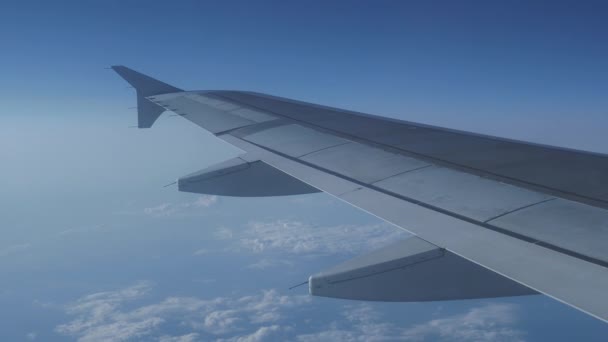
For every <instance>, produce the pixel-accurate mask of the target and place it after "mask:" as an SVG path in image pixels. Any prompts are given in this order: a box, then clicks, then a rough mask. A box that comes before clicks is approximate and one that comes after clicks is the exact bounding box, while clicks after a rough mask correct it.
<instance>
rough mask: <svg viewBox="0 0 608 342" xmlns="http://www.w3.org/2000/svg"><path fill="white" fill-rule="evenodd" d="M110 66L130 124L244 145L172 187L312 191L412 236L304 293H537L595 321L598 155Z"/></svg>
mask: <svg viewBox="0 0 608 342" xmlns="http://www.w3.org/2000/svg"><path fill="white" fill-rule="evenodd" d="M113 69H114V70H115V71H116V72H117V73H118V74H120V75H121V76H122V77H123V78H124V79H125V80H126V81H127V82H129V83H130V84H131V85H133V86H134V87H135V89H136V90H137V95H138V120H139V122H138V126H139V127H141V128H146V127H150V126H152V124H153V123H154V120H156V118H158V116H159V115H160V113H162V112H163V111H165V110H169V111H172V112H174V113H176V114H178V115H180V116H183V117H184V118H185V119H187V120H189V121H191V122H193V123H195V124H197V125H198V126H200V127H202V128H204V129H205V130H207V131H209V132H211V133H213V134H214V135H216V136H217V137H218V138H220V139H222V140H224V141H226V142H228V143H230V144H232V145H234V146H237V147H238V148H240V149H241V150H243V154H242V155H241V156H239V158H235V159H233V160H229V161H226V162H225V163H223V164H221V165H218V166H214V167H211V168H209V169H207V170H201V171H199V172H195V173H193V174H191V175H188V176H185V177H182V178H180V179H179V181H178V185H179V188H180V190H182V191H191V192H199V193H213V194H221V195H227V196H280V195H292V194H300V193H310V192H315V191H323V192H326V193H328V194H330V195H333V196H335V197H337V198H339V199H341V200H343V201H345V202H347V203H350V204H351V205H353V206H355V207H358V208H360V209H362V210H364V211H366V212H369V213H371V214H373V215H375V216H377V217H379V218H382V219H384V220H386V221H388V222H390V223H393V224H394V225H396V226H398V227H401V228H403V229H405V230H407V231H409V232H411V233H412V234H414V235H415V236H414V237H412V238H409V239H407V240H406V241H401V242H398V243H396V244H395V245H393V246H388V247H386V248H384V249H382V250H379V251H376V252H373V253H370V254H369V255H366V256H362V257H359V258H356V259H353V260H351V261H349V262H346V263H344V264H341V265H338V266H336V267H334V268H333V269H330V270H327V271H325V272H321V273H319V274H316V275H313V276H311V278H310V280H309V288H310V292H311V293H312V294H313V295H320V296H329V297H338V298H348V299H363V300H383V301H429V300H450V299H466V298H484V297H499V296H512V295H525V294H534V293H543V294H546V295H548V296H551V297H553V298H555V299H557V300H559V301H562V302H564V303H566V304H569V305H571V306H573V307H575V308H577V309H579V310H581V311H584V312H586V313H588V314H590V315H593V316H595V317H597V318H599V319H602V320H608V296H606V295H605V293H604V292H605V289H606V288H608V269H607V267H608V248H606V247H607V242H608V187H607V186H606V185H607V184H608V157H607V156H605V155H601V154H595V153H590V152H584V151H575V150H569V149H564V148H558V147H552V146H544V145H539V144H532V143H527V142H521V141H513V140H508V139H502V138H497V137H490V136H485V135H480V134H474V133H467V132H461V131H456V130H451V129H445V128H439V127H433V126H428V125H422V124H417V123H412V122H406V121H399V120H394V119H387V118H382V117H379V116H373V115H368V114H362V113H356V112H351V111H346V110H341V109H336V108H330V107H325V106H320V105H315V104H310V103H305V102H300V101H296V100H291V99H285V98H280V97H275V96H270V95H265V94H259V93H253V92H242V91H182V90H180V89H178V88H175V87H173V86H170V85H167V84H165V83H162V82H160V81H156V80H154V79H152V78H150V77H148V76H145V75H142V74H140V73H138V72H135V71H133V70H131V69H129V68H126V67H123V66H114V67H113Z"/></svg>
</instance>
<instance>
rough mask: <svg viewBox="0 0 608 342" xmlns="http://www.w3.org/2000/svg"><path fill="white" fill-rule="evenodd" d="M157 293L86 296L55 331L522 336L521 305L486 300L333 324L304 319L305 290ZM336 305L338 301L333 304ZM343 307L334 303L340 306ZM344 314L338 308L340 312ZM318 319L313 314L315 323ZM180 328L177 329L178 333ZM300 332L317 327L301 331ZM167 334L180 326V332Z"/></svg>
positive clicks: (96, 336) (169, 339) (351, 315)
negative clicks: (448, 309)
mask: <svg viewBox="0 0 608 342" xmlns="http://www.w3.org/2000/svg"><path fill="white" fill-rule="evenodd" d="M151 290H152V285H151V284H150V283H147V282H142V283H138V284H135V285H133V286H130V287H127V288H124V289H121V290H117V291H108V292H100V293H95V294H91V295H88V296H84V297H82V298H80V299H78V300H77V301H75V302H74V303H72V304H70V305H68V306H67V307H66V311H67V313H68V314H69V315H72V316H73V319H72V320H71V321H70V322H68V323H65V324H62V325H59V326H58V327H57V328H56V331H57V332H59V333H61V334H63V335H66V336H70V337H74V338H76V339H78V340H79V341H85V342H86V341H107V340H112V341H128V340H157V341H162V342H173V341H175V342H192V341H199V340H202V341H210V340H217V341H226V342H228V341H231V342H237V341H239V342H246V341H274V340H290V341H300V342H308V341H402V340H406V341H481V342H483V341H523V337H524V334H523V332H521V331H519V330H517V329H516V328H515V325H516V323H517V315H516V313H517V307H516V306H515V305H512V304H501V303H489V304H486V305H482V306H479V307H474V308H471V309H469V310H467V311H466V312H464V313H460V314H455V315H451V316H447V317H441V318H435V319H432V320H429V321H427V322H424V323H420V324H417V325H413V326H409V327H403V326H402V325H401V324H399V323H397V322H398V321H399V317H395V316H391V317H388V319H387V317H383V315H382V314H381V313H380V312H378V311H376V310H375V309H374V307H373V305H371V304H368V303H363V304H356V305H353V304H346V305H344V306H342V310H341V314H337V315H336V316H335V317H336V318H335V319H334V320H331V321H329V322H326V321H323V320H317V321H316V323H311V320H302V314H305V313H307V314H308V315H309V314H311V313H313V316H311V317H314V316H315V315H314V312H316V311H318V310H321V307H319V306H318V305H319V303H320V302H316V303H315V302H313V301H312V300H311V298H310V297H309V296H306V295H284V294H281V293H279V292H278V291H277V290H266V291H261V292H258V293H255V294H253V295H248V296H234V297H216V298H212V299H201V298H196V297H168V298H165V299H163V300H160V301H158V302H154V303H148V304H145V305H140V306H134V305H133V304H134V303H141V301H142V300H143V299H145V297H146V296H147V295H148V293H150V292H151ZM332 305H333V304H332ZM338 305H339V304H337V303H335V305H333V306H332V307H333V308H334V309H335V310H340V307H339V306H338ZM339 312H340V311H339ZM312 321H314V318H313V320H312ZM175 329H177V330H175ZM302 329H306V330H309V331H312V332H310V333H305V334H303V333H302ZM167 331H179V332H181V333H180V334H176V335H175V336H170V335H167V333H166V332H167Z"/></svg>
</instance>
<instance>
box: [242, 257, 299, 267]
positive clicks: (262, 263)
mask: <svg viewBox="0 0 608 342" xmlns="http://www.w3.org/2000/svg"><path fill="white" fill-rule="evenodd" d="M278 266H293V262H291V261H289V260H284V259H278V258H275V259H260V260H258V261H256V262H254V263H253V264H250V265H248V266H247V268H251V269H257V270H265V269H268V268H273V267H278Z"/></svg>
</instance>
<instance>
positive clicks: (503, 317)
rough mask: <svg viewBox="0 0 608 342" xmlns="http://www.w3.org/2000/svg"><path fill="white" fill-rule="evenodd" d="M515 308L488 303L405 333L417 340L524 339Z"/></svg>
mask: <svg viewBox="0 0 608 342" xmlns="http://www.w3.org/2000/svg"><path fill="white" fill-rule="evenodd" d="M515 311H516V307H515V306H514V305H511V304H488V305H485V306H481V307H477V308H473V309H471V310H469V311H468V312H466V313H464V314H461V315H455V316H451V317H445V318H438V319H434V320H431V321H429V322H426V323H424V324H420V325H417V326H414V327H412V328H409V329H407V330H405V331H404V333H403V335H404V336H405V337H407V338H408V339H411V340H416V341H424V340H429V339H432V340H445V341H523V333H522V332H521V331H519V330H516V329H513V328H512V326H513V324H514V323H515V322H516V315H515Z"/></svg>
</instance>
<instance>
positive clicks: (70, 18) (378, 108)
mask: <svg viewBox="0 0 608 342" xmlns="http://www.w3.org/2000/svg"><path fill="white" fill-rule="evenodd" d="M607 18H608V5H606V4H605V2H603V1H586V2H582V3H581V2H576V1H570V2H563V1H546V2H543V1H508V2H506V1H505V2H498V1H460V2H453V1H425V2H422V1H419V2H418V1H307V2H304V1H301V2H296V1H256V2H253V1H224V2H220V1H191V2H189V1H176V2H165V3H161V2H149V1H146V2H144V1H103V2H102V1H57V2H45V1H37V2H35V1H19V2H18V1H6V2H3V3H2V4H1V5H0V39H1V41H2V49H1V53H0V61H2V63H0V89H1V90H2V93H1V95H0V98H1V99H2V102H3V104H2V112H1V113H0V163H1V164H0V179H2V185H3V186H2V192H1V195H0V231H1V232H2V239H0V276H1V279H2V281H1V282H0V318H1V322H2V323H1V324H0V340H2V341H28V340H34V341H66V340H67V341H71V340H78V341H107V340H113V341H140V340H141V341H216V340H218V341H282V340H287V341H368V340H380V341H399V340H411V341H573V340H581V341H605V340H606V336H608V325H606V324H605V323H603V322H601V321H599V320H597V319H594V318H592V317H590V316H587V315H585V314H583V313H581V312H579V311H577V310H575V309H572V308H570V307H568V306H567V305H564V304H561V303H559V302H557V301H555V300H552V299H550V298H548V297H545V296H529V297H519V298H499V299H487V300H467V301H451V302H431V303H375V302H358V301H346V300H337V299H326V298H318V297H310V296H309V295H308V293H307V288H306V286H302V287H298V288H296V289H293V290H288V288H289V287H291V286H292V285H294V284H298V283H301V282H303V281H305V280H306V279H307V277H308V276H309V275H311V274H314V273H317V272H319V271H322V270H324V269H327V268H329V267H331V266H333V265H335V264H338V263H340V262H341V261H344V260H347V259H349V258H351V257H353V256H356V255H360V254H362V253H364V252H366V251H370V250H373V249H375V248H378V247H380V246H384V245H386V244H388V243H391V242H393V241H396V240H398V239H401V238H404V237H406V236H407V233H406V232H404V231H403V230H401V229H399V228H397V227H394V226H392V225H390V224H387V223H384V222H383V221H381V220H379V219H377V218H375V217H372V216H370V215H368V214H365V213H363V212H361V211H359V210H357V209H355V208H352V207H350V206H349V205H348V204H346V203H342V202H340V201H339V200H336V199H334V198H332V197H330V196H328V195H325V194H314V195H303V196H289V197H282V198H229V197H216V196H202V195H197V194H190V193H181V192H178V191H177V189H176V188H175V187H172V186H169V187H163V186H164V185H166V184H168V183H171V182H173V181H174V180H175V179H176V178H177V177H180V176H183V175H186V174H188V173H191V172H194V171H197V170H200V169H202V168H205V167H207V166H210V165H212V164H214V163H218V162H221V161H223V160H226V159H228V158H232V157H234V156H235V155H236V154H237V150H236V149H235V148H233V147H231V146H228V145H226V144H224V143H223V142H221V141H219V140H217V139H216V138H215V137H213V136H212V135H210V134H208V133H206V132H204V131H203V130H202V129H200V128H199V127H197V126H195V125H193V124H191V123H190V122H188V121H186V120H183V119H182V118H179V117H171V116H170V114H171V113H165V114H163V116H161V118H160V119H159V120H158V121H157V122H156V123H155V125H154V127H153V128H151V129H136V128H130V127H129V126H133V125H135V124H136V110H135V109H133V108H132V107H134V106H135V105H136V102H135V92H134V90H133V89H130V88H129V87H128V84H127V83H125V82H124V81H123V80H122V79H120V77H118V76H117V75H116V74H115V73H114V72H113V71H112V70H108V69H106V68H108V67H109V66H110V65H116V64H121V65H125V66H128V67H131V68H133V69H135V70H138V71H141V72H143V73H146V74H149V75H151V76H153V77H156V78H158V79H160V80H163V81H165V82H167V83H169V84H172V85H175V86H177V87H180V88H183V89H188V90H195V89H201V90H203V89H238V90H252V91H259V92H264V93H269V94H273V95H278V96H284V97H289V98H295V99H299V100H304V101H309V102H314V103H320V104H324V105H330V106H334V107H340V108H346V109H352V110H356V111H360V112H366V113H372V114H377V115H383V116H389V117H394V118H400V119H404V120H409V121H415V122H422V123H428V124H433V125H439V126H445V127H451V128H457V129H463V130H468V131H475V132H481V133H486V134H491V135H498V136H503V137H508V138H514V139H522V140H528V141H534V142H540V143H545V144H551V145H558V146H565V147H571V148H577V149H583V150H589V151H595V152H601V153H608V140H607V139H606V127H608V96H606V89H608V45H607V44H605V42H606V40H607V39H606V38H607V37H608V20H607Z"/></svg>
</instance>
